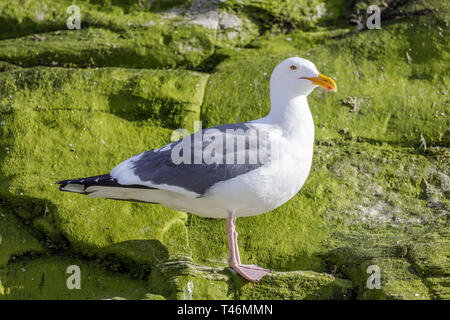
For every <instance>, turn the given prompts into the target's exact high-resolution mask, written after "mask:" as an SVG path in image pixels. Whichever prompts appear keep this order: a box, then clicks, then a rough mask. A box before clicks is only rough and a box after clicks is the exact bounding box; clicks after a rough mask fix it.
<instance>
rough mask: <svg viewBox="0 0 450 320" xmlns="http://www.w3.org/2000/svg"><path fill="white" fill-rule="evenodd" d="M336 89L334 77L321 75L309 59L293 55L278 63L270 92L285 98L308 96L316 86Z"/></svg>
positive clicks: (271, 78)
mask: <svg viewBox="0 0 450 320" xmlns="http://www.w3.org/2000/svg"><path fill="white" fill-rule="evenodd" d="M316 87H323V88H325V89H327V90H328V91H336V83H335V82H334V81H333V79H331V78H329V77H326V76H324V75H321V74H320V73H319V71H317V68H316V66H315V65H314V63H312V62H311V61H309V60H306V59H303V58H299V57H292V58H289V59H286V60H284V61H283V62H281V63H280V64H278V65H277V66H276V67H275V69H274V70H273V72H272V76H271V77H270V92H271V94H275V95H283V96H284V97H285V98H295V97H297V96H307V95H308V94H310V93H311V92H312V91H313V90H314V88H316Z"/></svg>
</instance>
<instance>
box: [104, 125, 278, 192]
mask: <svg viewBox="0 0 450 320" xmlns="http://www.w3.org/2000/svg"><path fill="white" fill-rule="evenodd" d="M201 132H202V135H203V141H201V143H200V144H198V143H197V144H196V142H195V137H194V135H195V133H194V134H192V135H190V136H187V137H185V138H183V139H181V140H179V141H177V142H174V143H171V144H169V145H167V146H165V147H163V148H160V149H155V150H150V151H146V152H144V153H142V154H140V155H138V156H135V157H133V158H131V159H129V160H128V161H129V163H128V164H127V168H128V169H127V171H128V172H124V171H123V170H122V171H121V173H120V174H121V175H126V174H128V175H130V174H132V175H134V176H135V177H137V178H138V180H140V181H142V182H145V185H147V186H151V187H156V188H158V186H161V185H163V186H173V187H180V188H182V189H184V190H186V191H189V192H195V193H196V194H198V195H199V196H202V195H204V194H205V192H206V191H207V190H208V189H209V188H210V187H211V186H213V185H214V184H216V183H217V182H220V181H225V180H229V179H232V178H235V177H237V176H240V175H243V174H245V173H248V172H250V171H252V170H255V169H257V168H260V167H261V166H263V165H264V164H265V163H267V159H268V158H270V154H269V153H268V152H266V150H270V148H269V146H268V144H269V143H268V140H267V139H266V140H265V141H263V139H262V138H261V137H262V136H263V135H260V134H259V132H258V130H257V129H256V128H255V126H253V125H252V124H249V123H242V124H227V125H221V126H217V127H213V128H209V129H204V130H202V131H201ZM255 132H256V134H257V143H255V142H254V135H255ZM197 134H198V133H197ZM211 134H212V136H213V137H212V138H211ZM197 137H198V136H197ZM220 139H222V142H223V143H222V145H221V144H220V143H218V140H220ZM252 139H253V140H252ZM231 141H233V143H231ZM238 141H239V142H238ZM182 143H183V145H180V144H182ZM212 143H213V144H214V143H215V145H214V146H215V147H216V148H211V146H212V145H211V144H212ZM263 148H264V152H261V150H262V149H263ZM174 151H177V153H176V155H177V157H178V158H183V159H184V161H182V162H181V163H179V161H174V157H173V155H174V154H175V153H174ZM198 151H200V152H203V154H205V155H211V156H212V157H216V156H217V157H218V158H214V160H213V161H212V162H211V161H209V163H207V162H206V161H205V160H203V161H201V162H200V163H196V162H195V154H196V152H198ZM185 152H187V153H185ZM220 153H222V161H220ZM197 154H198V153H197ZM227 157H228V158H227ZM230 157H232V158H233V161H231V159H230ZM217 159H219V161H218V160H217ZM255 159H256V160H255ZM186 160H187V161H186ZM197 162H198V159H197ZM129 171H132V172H129ZM112 175H114V170H113V171H112ZM116 178H119V181H120V176H119V177H116ZM162 189H164V187H162Z"/></svg>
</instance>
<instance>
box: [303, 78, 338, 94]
mask: <svg viewBox="0 0 450 320" xmlns="http://www.w3.org/2000/svg"><path fill="white" fill-rule="evenodd" d="M300 79H308V80H311V81H312V83H313V84H315V85H316V86H321V87H323V88H325V89H327V90H328V91H337V88H336V83H335V82H334V80H333V79H331V78H330V77H327V76H324V75H323V74H319V76H318V77H317V78H310V77H300Z"/></svg>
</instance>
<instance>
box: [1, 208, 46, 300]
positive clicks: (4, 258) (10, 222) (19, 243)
mask: <svg viewBox="0 0 450 320" xmlns="http://www.w3.org/2000/svg"><path fill="white" fill-rule="evenodd" d="M44 252H46V249H45V248H44V247H43V246H42V244H41V243H40V242H39V241H38V240H37V239H36V238H35V237H33V235H32V234H31V233H30V231H29V230H28V229H27V228H26V227H25V226H24V225H23V224H22V223H20V222H19V220H18V219H17V218H16V217H15V216H14V215H12V214H11V213H7V212H6V211H5V210H3V209H0V270H2V269H3V268H5V267H6V265H7V263H8V261H9V259H10V258H11V257H13V256H20V255H23V254H26V253H35V254H39V253H44ZM0 282H1V277H0ZM0 295H1V292H0Z"/></svg>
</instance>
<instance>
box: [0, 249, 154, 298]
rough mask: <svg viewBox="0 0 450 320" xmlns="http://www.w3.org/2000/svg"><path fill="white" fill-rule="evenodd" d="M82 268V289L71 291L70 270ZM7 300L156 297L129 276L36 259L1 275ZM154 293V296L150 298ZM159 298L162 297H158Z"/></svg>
mask: <svg viewBox="0 0 450 320" xmlns="http://www.w3.org/2000/svg"><path fill="white" fill-rule="evenodd" d="M71 265H76V266H78V267H79V268H80V285H81V288H80V289H69V288H68V286H67V281H68V278H69V277H70V276H71V275H72V273H71V274H69V273H67V268H68V267H69V266H71ZM0 280H1V281H2V283H3V287H4V289H3V290H4V294H3V296H2V295H0V298H3V299H33V300H41V299H57V300H65V299H114V298H117V297H122V298H126V299H145V298H147V299H148V298H152V297H154V296H153V295H152V294H151V293H150V292H149V289H148V288H149V286H148V284H147V283H146V282H145V281H139V280H136V279H133V278H132V277H130V276H129V275H126V274H117V273H112V272H108V271H105V270H103V269H102V268H101V267H100V266H97V265H95V264H93V263H88V262H85V261H81V260H78V259H71V258H63V257H56V256H53V257H45V258H35V259H32V260H29V261H20V262H15V263H13V264H10V265H9V266H8V269H7V270H2V271H0ZM149 293H150V295H148V294H149ZM156 297H158V296H156Z"/></svg>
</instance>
